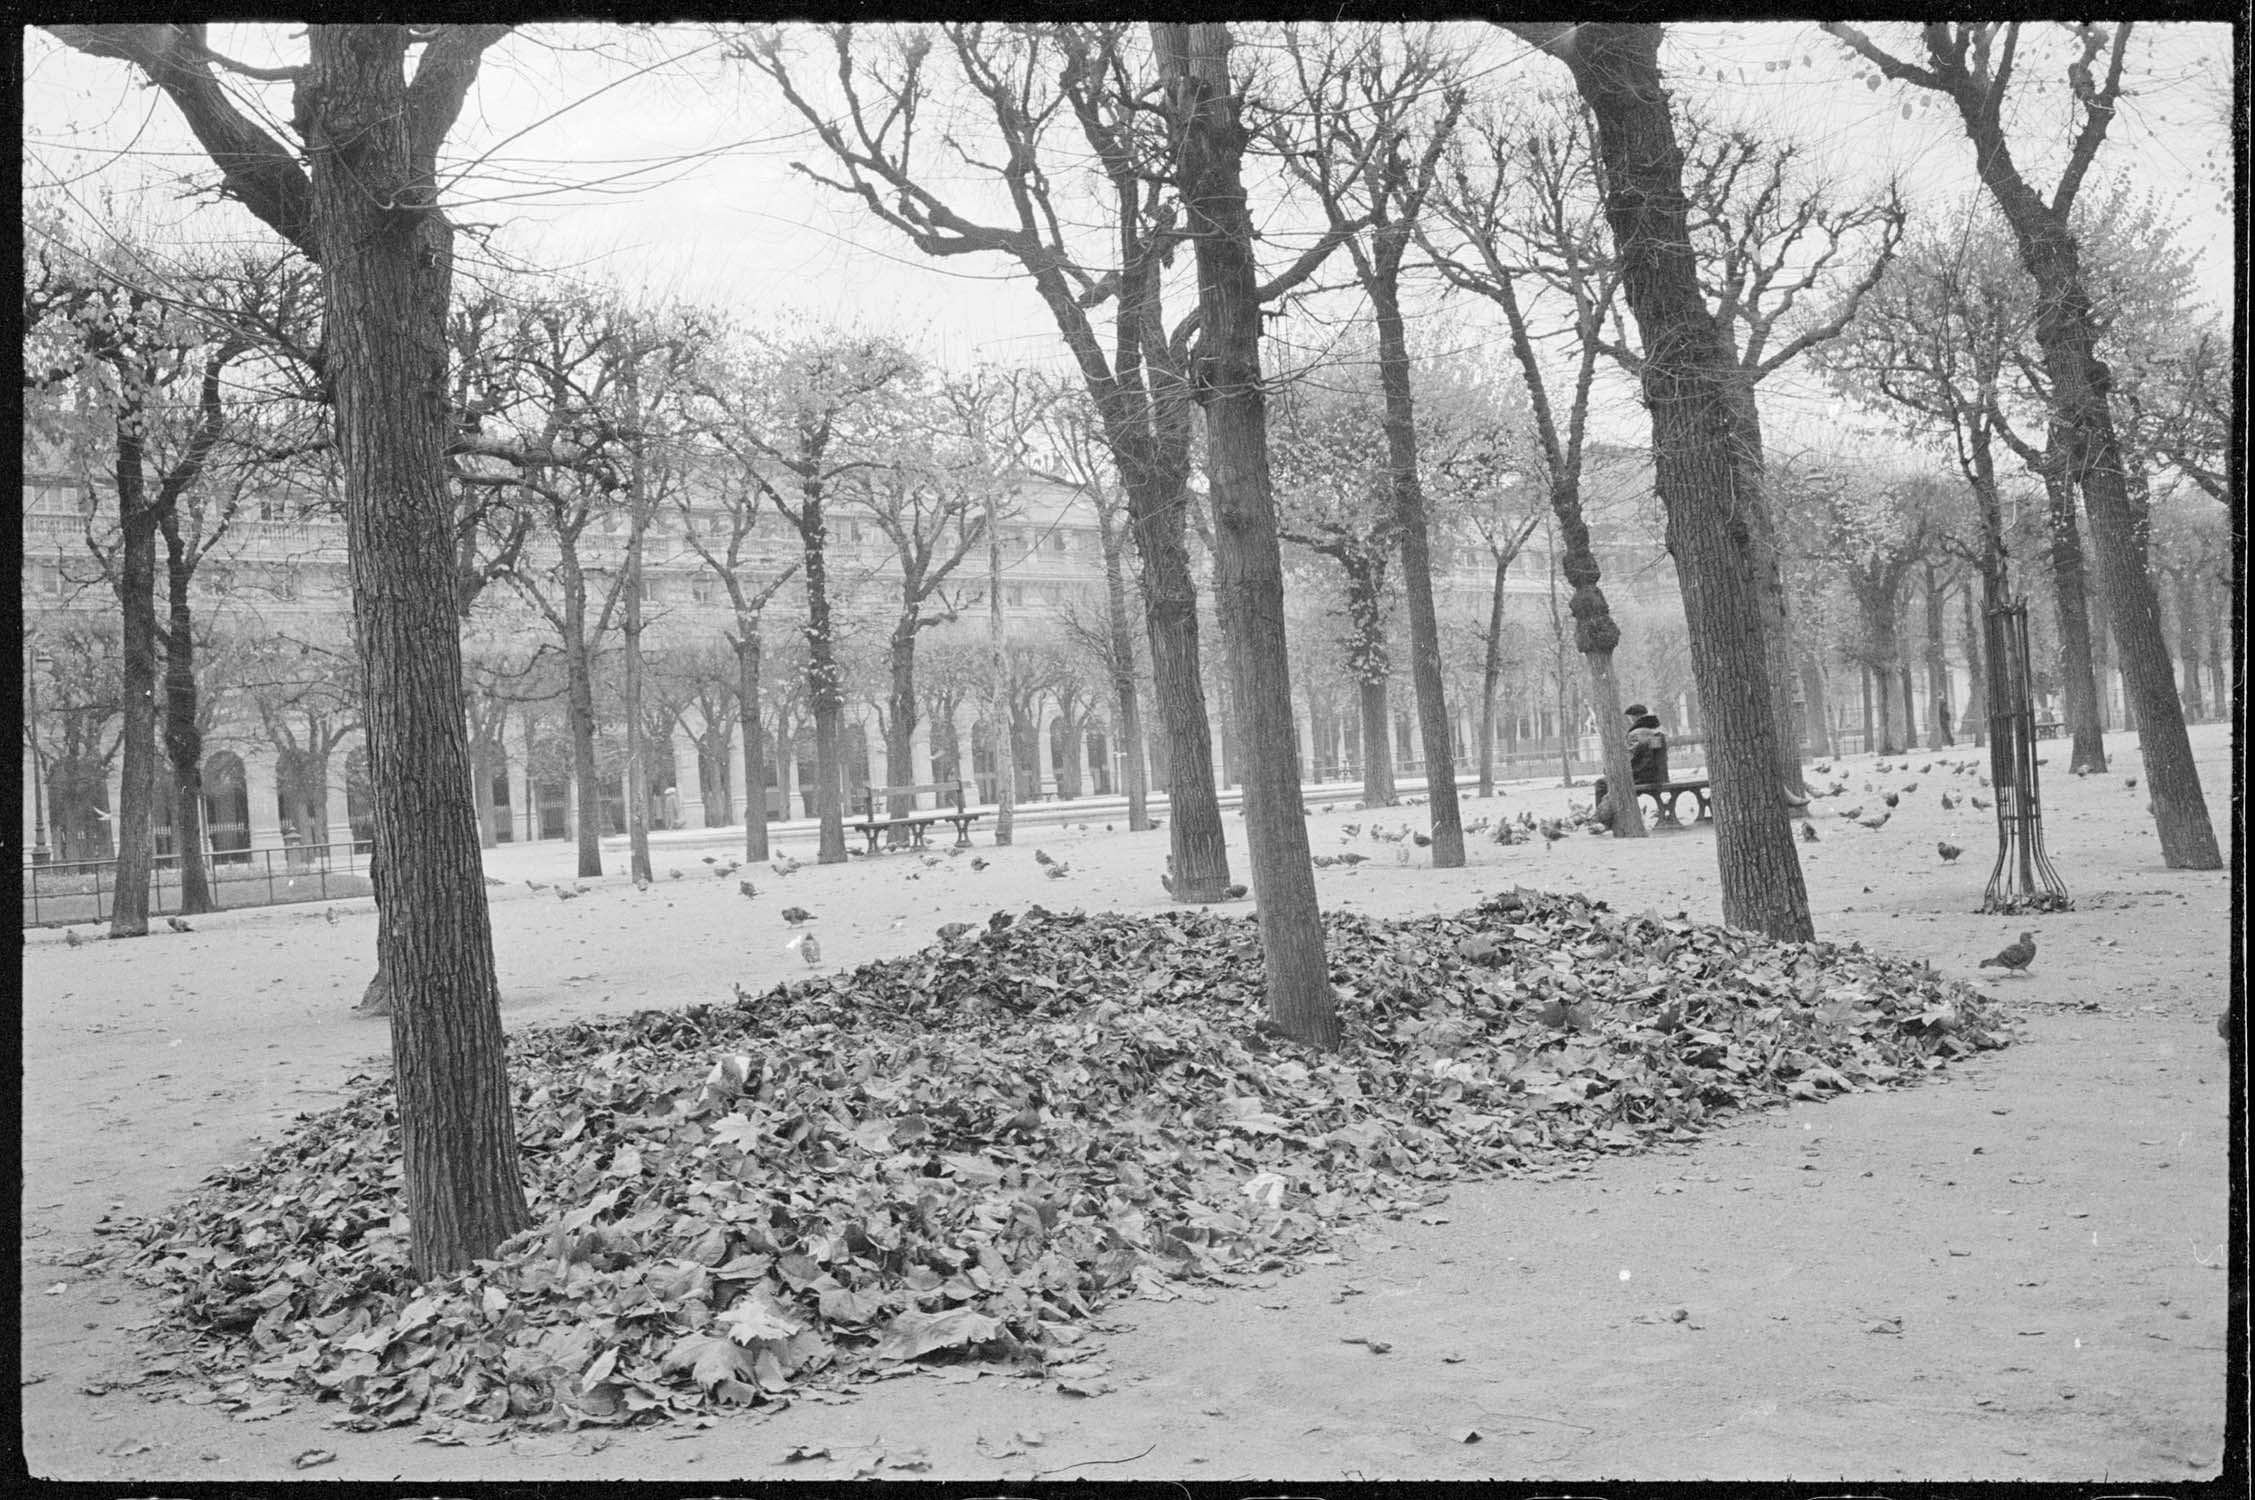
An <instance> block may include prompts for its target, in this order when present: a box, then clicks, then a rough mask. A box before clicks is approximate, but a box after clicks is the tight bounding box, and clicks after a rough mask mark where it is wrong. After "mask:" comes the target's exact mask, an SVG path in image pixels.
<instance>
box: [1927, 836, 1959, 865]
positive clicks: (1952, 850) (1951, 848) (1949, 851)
mask: <svg viewBox="0 0 2255 1500" xmlns="http://www.w3.org/2000/svg"><path fill="white" fill-rule="evenodd" d="M1934 852H1935V853H1936V854H1939V855H1941V856H1942V863H1943V864H1945V865H1946V864H1949V863H1951V862H1952V861H1953V860H1955V859H1956V858H1957V857H1958V856H1959V855H1960V854H1963V853H1964V852H1965V851H1964V850H1963V849H1960V848H1959V847H1958V846H1957V845H1955V844H1953V843H1951V842H1950V841H1949V840H1948V839H1944V840H1942V841H1941V842H1940V843H1938V844H1936V845H1935V846H1934Z"/></svg>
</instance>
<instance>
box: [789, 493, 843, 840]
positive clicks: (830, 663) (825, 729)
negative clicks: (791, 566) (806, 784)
mask: <svg viewBox="0 0 2255 1500" xmlns="http://www.w3.org/2000/svg"><path fill="white" fill-rule="evenodd" d="M799 514H800V516H801V518H802V524H801V529H800V537H801V540H802V543H803V548H802V550H803V554H804V556H805V558H806V696H807V707H808V708H809V709H810V710H811V711H812V712H813V714H814V815H815V817H816V818H817V819H819V820H820V825H821V836H820V840H819V842H818V845H817V851H818V852H817V853H816V855H815V858H816V859H817V860H818V861H819V862H820V863H822V864H826V865H838V864H844V863H845V861H846V821H845V795H846V785H845V756H844V752H845V741H846V686H845V672H844V669H843V668H842V667H841V666H840V665H839V663H838V646H837V640H836V636H835V632H834V627H833V624H832V618H831V610H830V570H829V561H828V558H827V556H826V553H827V550H828V536H827V533H826V532H825V531H824V529H823V522H822V500H821V497H820V496H819V495H818V494H814V493H807V494H806V496H805V499H804V501H803V502H802V504H801V507H800V512H799Z"/></svg>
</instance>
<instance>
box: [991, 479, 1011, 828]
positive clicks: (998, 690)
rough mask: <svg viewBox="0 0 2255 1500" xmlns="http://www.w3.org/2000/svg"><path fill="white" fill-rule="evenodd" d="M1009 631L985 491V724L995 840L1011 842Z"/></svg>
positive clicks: (996, 535)
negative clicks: (990, 762)
mask: <svg viewBox="0 0 2255 1500" xmlns="http://www.w3.org/2000/svg"><path fill="white" fill-rule="evenodd" d="M1008 643H1009V631H1008V629H1007V627H1006V626H1005V624H1004V622H1003V618H1002V529H1001V527H999V526H997V525H996V524H995V508H994V491H993V489H992V487H991V486H990V487H989V488H988V490H987V726H988V731H989V734H990V736H991V737H992V739H993V740H994V841H995V844H996V845H997V846H1002V845H1006V844H1008V843H1009V842H1010V840H1011V837H1012V835H1013V832H1014V830H1013V829H1012V828H1011V824H1012V822H1014V821H1015V819H1014V816H1013V815H1014V814H1015V813H1016V811H1017V807H1018V751H1017V744H1016V741H1017V737H1018V736H1017V728H1016V725H1015V724H1014V723H1013V722H1012V720H1011V714H1010V654H1009V652H1008V650H1007V649H1006V648H1007V646H1008Z"/></svg>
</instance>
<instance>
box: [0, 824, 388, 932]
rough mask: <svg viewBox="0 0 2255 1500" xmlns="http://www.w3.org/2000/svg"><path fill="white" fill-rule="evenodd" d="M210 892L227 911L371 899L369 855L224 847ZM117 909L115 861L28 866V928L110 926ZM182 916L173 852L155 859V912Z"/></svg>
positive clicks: (307, 847)
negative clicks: (75, 924)
mask: <svg viewBox="0 0 2255 1500" xmlns="http://www.w3.org/2000/svg"><path fill="white" fill-rule="evenodd" d="M210 875H211V893H212V899H213V902H214V904H215V905H217V906H218V907H219V908H220V909H221V910H226V909H228V908H231V907H243V906H279V905H283V904H285V903H287V902H291V901H330V900H336V899H339V898H342V897H346V896H366V895H369V894H371V893H372V892H373V891H374V887H373V886H372V885H370V884H369V880H368V855H367V852H366V850H365V848H360V849H358V850H356V848H355V846H354V845H352V844H349V843H341V842H340V843H334V844H301V845H296V846H294V847H289V848H283V849H226V850H214V851H213V852H212V854H211V855H210ZM116 905H117V861H116V860H114V859H79V860H56V861H54V862H52V863H49V864H29V865H25V866H24V867H23V923H24V926H26V927H39V926H67V925H69V924H71V923H75V922H104V921H107V920H109V915H110V912H111V910H112V909H113V908H114V907H115V906H116ZM179 911H180V870H179V862H178V861H177V860H175V859H173V858H172V857H171V856H169V855H160V856H158V857H157V858H156V859H154V860H153V861H151V868H150V871H149V915H151V916H152V917H160V916H170V915H177V914H178V913H179Z"/></svg>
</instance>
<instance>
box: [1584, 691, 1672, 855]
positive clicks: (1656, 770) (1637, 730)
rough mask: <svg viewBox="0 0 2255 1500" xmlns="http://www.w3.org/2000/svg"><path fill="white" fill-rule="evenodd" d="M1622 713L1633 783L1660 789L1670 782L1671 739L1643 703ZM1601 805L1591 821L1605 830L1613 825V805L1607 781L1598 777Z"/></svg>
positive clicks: (1597, 790) (1598, 803)
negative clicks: (1669, 754) (1669, 739)
mask: <svg viewBox="0 0 2255 1500" xmlns="http://www.w3.org/2000/svg"><path fill="white" fill-rule="evenodd" d="M1622 712H1623V713H1624V714H1626V715H1627V716H1628V721H1629V780H1630V781H1632V782H1633V783H1635V784H1636V785H1637V786H1640V787H1642V786H1659V785H1661V784H1663V783H1664V782H1666V781H1667V779H1668V736H1667V733H1666V732H1665V731H1664V730H1662V729H1661V728H1660V720H1659V719H1658V717H1656V716H1655V715H1654V714H1653V713H1652V711H1651V710H1650V709H1648V708H1646V707H1645V706H1644V705H1643V704H1641V703H1632V704H1630V705H1629V706H1628V707H1627V708H1625V709H1623V710H1622ZM1595 791H1596V794H1597V803H1596V805H1595V806H1594V807H1592V808H1591V809H1590V821H1591V822H1593V823H1596V824H1597V825H1598V826H1599V827H1601V828H1611V827H1612V826H1613V803H1612V801H1611V799H1609V798H1608V797H1607V796H1606V795H1605V793H1606V785H1605V778H1604V777H1602V776H1600V777H1598V778H1597V786H1596V788H1595Z"/></svg>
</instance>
